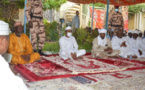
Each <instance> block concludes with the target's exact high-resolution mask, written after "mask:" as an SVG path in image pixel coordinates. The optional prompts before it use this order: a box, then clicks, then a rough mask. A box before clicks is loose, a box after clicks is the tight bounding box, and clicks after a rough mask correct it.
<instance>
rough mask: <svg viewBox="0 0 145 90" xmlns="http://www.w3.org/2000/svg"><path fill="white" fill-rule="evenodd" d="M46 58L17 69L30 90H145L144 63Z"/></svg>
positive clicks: (86, 58)
mask: <svg viewBox="0 0 145 90" xmlns="http://www.w3.org/2000/svg"><path fill="white" fill-rule="evenodd" d="M42 58H43V60H42V61H41V62H35V63H32V64H25V65H18V66H16V67H15V69H16V70H17V71H18V72H19V73H20V74H19V76H20V77H22V78H23V79H24V81H25V83H26V85H27V86H28V87H29V89H30V90H145V86H144V83H145V61H143V60H128V59H96V58H92V57H91V56H90V55H86V56H84V57H83V59H78V60H66V61H65V60H63V59H60V57H59V56H57V55H56V56H49V57H48V56H47V57H42ZM52 88H53V89H52Z"/></svg>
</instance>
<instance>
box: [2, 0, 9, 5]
mask: <svg viewBox="0 0 145 90" xmlns="http://www.w3.org/2000/svg"><path fill="white" fill-rule="evenodd" d="M1 3H2V4H3V5H7V4H9V3H10V1H8V0H1Z"/></svg>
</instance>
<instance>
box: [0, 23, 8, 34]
mask: <svg viewBox="0 0 145 90" xmlns="http://www.w3.org/2000/svg"><path fill="white" fill-rule="evenodd" d="M9 33H10V31H9V24H8V23H5V22H4V21H1V20H0V35H9Z"/></svg>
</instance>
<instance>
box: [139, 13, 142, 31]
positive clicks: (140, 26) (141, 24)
mask: <svg viewBox="0 0 145 90" xmlns="http://www.w3.org/2000/svg"><path fill="white" fill-rule="evenodd" d="M139 25H140V30H142V12H140V24H139Z"/></svg>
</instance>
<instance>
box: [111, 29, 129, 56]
mask: <svg viewBox="0 0 145 90" xmlns="http://www.w3.org/2000/svg"><path fill="white" fill-rule="evenodd" d="M111 42H112V48H113V50H119V51H120V54H119V55H120V56H121V57H124V58H127V57H128V56H129V55H130V54H131V52H130V48H129V43H128V42H127V40H126V37H123V31H122V30H119V31H118V32H117V36H114V38H113V39H112V41H111Z"/></svg>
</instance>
